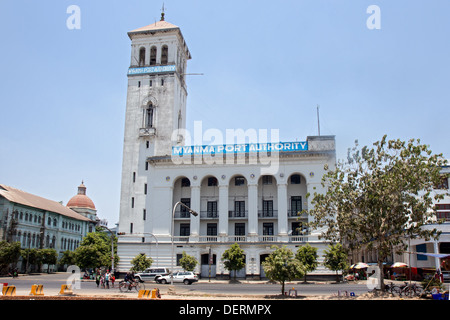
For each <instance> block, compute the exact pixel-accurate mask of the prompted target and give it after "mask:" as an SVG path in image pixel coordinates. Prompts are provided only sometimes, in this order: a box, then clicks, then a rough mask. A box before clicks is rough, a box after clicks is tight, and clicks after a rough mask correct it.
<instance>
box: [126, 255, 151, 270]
mask: <svg viewBox="0 0 450 320" xmlns="http://www.w3.org/2000/svg"><path fill="white" fill-rule="evenodd" d="M152 263H153V259H152V258H150V257H148V258H147V256H146V255H145V253H140V254H138V255H137V256H136V257H134V258H133V260H131V265H132V267H131V269H130V270H131V271H134V272H141V271H144V270H145V269H147V268H150V266H151V265H152Z"/></svg>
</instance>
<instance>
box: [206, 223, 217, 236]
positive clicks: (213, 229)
mask: <svg viewBox="0 0 450 320" xmlns="http://www.w3.org/2000/svg"><path fill="white" fill-rule="evenodd" d="M206 235H207V236H217V223H208V224H207V225H206Z"/></svg>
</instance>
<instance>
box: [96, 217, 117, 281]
mask: <svg viewBox="0 0 450 320" xmlns="http://www.w3.org/2000/svg"><path fill="white" fill-rule="evenodd" d="M98 227H100V228H104V229H106V230H108V231H109V232H110V233H111V273H112V274H114V273H113V272H114V233H113V232H112V231H111V230H110V229H109V228H108V227H105V226H98Z"/></svg>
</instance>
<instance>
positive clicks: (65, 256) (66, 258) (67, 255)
mask: <svg viewBox="0 0 450 320" xmlns="http://www.w3.org/2000/svg"><path fill="white" fill-rule="evenodd" d="M58 263H59V264H60V265H67V266H71V265H74V264H75V263H76V260H75V253H74V252H73V251H70V250H66V251H64V252H63V253H62V257H61V258H60V259H59V262H58Z"/></svg>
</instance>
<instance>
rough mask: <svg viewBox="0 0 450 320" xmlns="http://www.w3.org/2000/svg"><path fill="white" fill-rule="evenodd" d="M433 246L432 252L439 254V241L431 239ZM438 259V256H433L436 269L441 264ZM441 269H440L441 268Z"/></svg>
mask: <svg viewBox="0 0 450 320" xmlns="http://www.w3.org/2000/svg"><path fill="white" fill-rule="evenodd" d="M433 247H434V253H436V254H439V242H438V241H436V240H435V241H433ZM440 262H441V261H440V259H439V258H438V257H435V258H434V264H435V266H436V270H437V269H441V264H440ZM441 271H442V270H441Z"/></svg>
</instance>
